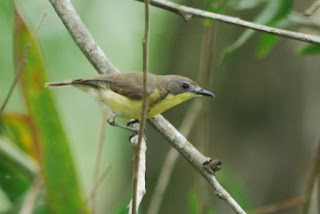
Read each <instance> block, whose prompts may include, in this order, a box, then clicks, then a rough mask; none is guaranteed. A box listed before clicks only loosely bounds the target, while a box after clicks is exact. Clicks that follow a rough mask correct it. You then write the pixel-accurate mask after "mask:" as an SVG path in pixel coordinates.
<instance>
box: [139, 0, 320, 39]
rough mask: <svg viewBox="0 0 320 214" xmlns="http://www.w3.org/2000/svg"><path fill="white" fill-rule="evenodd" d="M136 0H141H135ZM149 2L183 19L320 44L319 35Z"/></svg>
mask: <svg viewBox="0 0 320 214" xmlns="http://www.w3.org/2000/svg"><path fill="white" fill-rule="evenodd" d="M136 1H140V2H143V0H136ZM150 4H151V5H153V6H156V7H159V8H162V9H165V10H168V11H171V12H174V13H176V14H178V15H180V16H182V17H183V18H184V19H186V17H188V19H187V20H190V19H191V17H201V18H207V19H213V20H216V21H220V22H224V23H228V24H233V25H237V26H242V27H245V28H251V29H253V30H256V31H260V32H264V33H270V34H274V35H278V36H281V37H285V38H289V39H294V40H298V41H302V42H308V43H312V44H316V45H320V37H319V36H314V35H310V34H304V33H299V32H294V31H289V30H282V29H279V28H274V27H268V26H265V25H261V24H256V23H253V22H249V21H245V20H242V19H240V18H236V17H232V16H227V15H222V14H218V13H212V12H207V11H204V10H200V9H196V8H192V7H187V6H184V5H179V4H176V3H173V2H170V1H167V0H150Z"/></svg>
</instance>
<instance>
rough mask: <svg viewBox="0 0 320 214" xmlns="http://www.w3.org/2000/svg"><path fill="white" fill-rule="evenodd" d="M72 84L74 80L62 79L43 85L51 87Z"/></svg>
mask: <svg viewBox="0 0 320 214" xmlns="http://www.w3.org/2000/svg"><path fill="white" fill-rule="evenodd" d="M73 84H74V80H64V81H60V82H48V83H46V84H45V85H44V86H45V87H47V88H52V87H62V86H69V85H73Z"/></svg>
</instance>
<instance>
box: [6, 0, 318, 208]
mask: <svg viewBox="0 0 320 214" xmlns="http://www.w3.org/2000/svg"><path fill="white" fill-rule="evenodd" d="M175 2H177V3H183V4H186V5H190V6H193V7H196V8H201V9H205V10H212V11H217V12H221V13H224V14H229V15H232V16H236V17H241V18H242V19H245V20H253V21H255V22H259V23H263V24H266V25H271V26H276V27H280V28H289V29H292V30H295V31H302V32H306V33H311V34H317V33H319V29H320V25H319V26H316V25H312V21H317V20H319V14H317V13H318V12H316V13H315V14H313V15H312V16H311V17H309V16H308V17H304V16H300V15H301V14H303V13H304V12H305V10H306V9H307V8H309V6H310V5H311V4H312V3H313V1H311V0H308V1H307V0H305V1H298V0H297V1H293V0H269V1H251V0H242V1H232V0H225V1H208V2H207V1H182V0H180V1H175ZM73 3H74V6H75V8H76V10H77V12H78V13H79V14H80V16H81V18H82V19H83V21H84V23H85V24H86V26H87V27H88V29H89V30H90V32H91V33H92V35H93V37H94V38H95V39H96V41H97V43H98V44H99V45H100V46H101V48H102V49H103V51H104V52H105V53H106V54H107V56H108V57H109V58H110V60H111V61H112V62H113V64H114V65H115V66H116V67H117V68H119V70H120V71H121V72H130V71H140V70H142V45H141V41H142V38H143V31H144V22H143V21H144V6H143V4H141V3H139V2H137V1H128V0H127V1H123V0H121V1H119V0H118V1H117V0H109V1H102V0H95V1H74V2H73ZM16 5H17V8H18V11H20V13H21V15H22V17H23V19H24V20H25V22H26V23H27V25H28V27H29V29H30V31H31V32H33V31H34V30H35V28H36V26H37V23H38V22H39V20H40V18H41V16H42V13H43V12H44V11H46V12H47V13H48V15H47V17H46V18H45V20H44V23H43V24H42V26H41V27H40V30H39V32H38V34H37V40H38V42H39V47H40V48H39V49H37V48H32V49H31V50H30V55H29V56H28V64H27V65H26V67H25V73H24V74H23V78H22V81H21V82H20V84H19V87H17V88H16V89H15V90H14V92H13V95H12V97H11V98H10V101H9V103H8V105H7V107H6V109H5V114H3V115H1V126H0V127H1V130H0V134H1V135H0V137H1V138H0V139H1V142H2V141H6V142H7V141H9V142H11V143H12V144H13V145H16V146H17V147H18V148H20V150H23V151H24V153H26V154H28V155H29V156H32V157H33V159H35V160H38V162H39V163H40V167H42V169H44V170H42V172H43V175H44V179H45V187H46V188H41V191H40V193H39V195H38V196H37V200H36V203H35V211H34V213H76V212H75V210H77V209H78V208H79V206H82V204H83V202H84V201H85V199H86V198H87V197H88V195H89V194H90V192H91V189H92V186H93V183H94V164H95V159H96V155H97V143H98V138H99V123H100V120H101V119H100V117H101V112H100V108H99V105H98V104H97V103H96V102H95V101H94V100H93V98H91V97H90V96H88V95H87V94H84V93H82V92H81V91H79V90H77V89H74V88H63V89H55V90H53V91H48V90H45V91H43V88H42V86H43V84H44V82H46V81H58V80H64V79H74V78H81V77H87V76H91V75H95V74H96V72H95V70H94V68H93V67H92V66H91V65H90V63H89V62H88V61H87V59H86V58H85V57H84V56H83V54H82V53H81V52H80V50H79V49H78V47H77V46H76V45H75V43H74V42H73V40H72V38H71V36H70V35H69V34H68V32H67V30H66V29H65V27H64V26H63V24H62V23H61V21H60V20H59V18H58V16H57V15H56V13H55V11H54V10H53V9H52V6H51V5H50V3H49V2H48V1H40V0H33V1H17V2H16ZM15 17H16V15H15V12H14V7H13V2H12V1H0V38H1V39H0V47H1V49H0V65H1V67H0V104H2V103H3V102H4V99H5V96H6V94H7V92H8V90H9V88H10V85H11V83H12V81H13V80H14V76H15V70H19V66H20V63H21V62H20V61H19V60H17V57H19V56H20V57H21V56H22V55H23V53H24V50H25V45H26V43H27V42H28V41H30V38H29V37H28V35H26V32H25V31H24V28H23V27H22V26H21V25H17V23H16V22H15V20H17V17H16V19H15ZM299 17H300V18H301V17H302V18H303V19H304V20H305V21H306V20H307V21H308V22H302V21H301V20H300V21H299ZM297 20H298V21H297ZM306 23H307V24H306ZM208 29H213V30H212V37H211V38H213V40H212V44H210V46H209V47H210V48H209V52H210V53H212V56H211V57H210V60H209V63H208V64H209V65H210V66H211V68H209V69H210V74H209V75H208V76H206V78H204V77H203V75H202V76H201V74H200V72H199V71H200V70H202V69H203V66H204V62H203V59H204V57H205V56H206V53H205V52H204V47H207V46H206V43H204V38H206V37H205V35H208ZM150 42H151V46H150V72H152V73H157V74H180V75H184V76H188V77H190V78H192V79H194V80H197V81H198V82H201V81H202V85H206V86H207V87H206V88H207V89H209V90H211V91H213V92H214V93H215V94H216V98H215V99H214V100H205V106H206V108H205V109H204V111H203V112H205V113H203V114H202V116H200V117H199V118H198V120H197V121H196V122H195V126H194V128H193V129H192V132H191V134H190V135H189V138H188V139H190V142H192V143H193V144H194V145H195V146H196V147H197V148H199V149H200V151H201V152H203V153H204V154H206V155H208V156H210V157H213V158H219V159H220V160H222V162H223V169H222V171H220V172H218V173H217V177H218V179H219V180H220V181H221V182H222V184H223V185H224V186H225V188H226V189H227V190H228V191H229V192H230V193H231V195H232V196H234V198H235V199H236V200H237V201H238V202H239V203H240V205H242V207H243V208H245V209H246V210H248V209H253V208H256V207H261V206H263V205H266V204H272V203H277V202H279V201H285V200H288V199H290V198H295V197H299V196H301V195H303V193H304V191H305V186H306V182H307V178H308V173H309V171H310V167H311V164H312V160H313V159H314V156H315V151H316V148H317V145H318V142H317V141H318V138H319V136H318V135H319V127H320V122H319V121H320V114H319V113H320V112H319V109H320V100H319V89H320V85H319V78H320V72H319V66H320V60H319V56H318V55H316V54H317V53H318V52H319V49H318V48H317V47H316V46H306V44H305V43H302V42H297V41H293V40H289V39H282V38H279V37H274V36H269V35H266V34H263V33H252V32H251V31H244V29H243V28H239V27H235V26H232V25H227V24H221V23H216V22H209V21H204V20H201V19H193V20H192V21H190V22H184V21H183V20H182V19H181V17H179V16H177V15H175V14H172V13H170V12H167V11H164V10H161V9H157V8H153V7H152V8H151V35H150ZM311 54H312V55H311ZM15 59H16V60H15ZM203 79H207V80H208V82H204V81H203ZM203 99H205V98H203ZM192 102H193V101H190V102H187V103H184V104H182V105H180V106H177V107H175V108H174V109H172V110H170V111H168V112H166V113H164V116H165V117H166V118H167V119H168V120H169V121H170V122H171V123H172V124H173V125H175V126H176V127H179V126H180V123H181V121H182V120H183V118H184V117H185V113H186V109H188V107H189V106H190V105H191V104H192ZM203 118H207V120H206V122H203ZM30 121H31V122H30ZM121 122H123V123H125V122H126V121H124V120H122V121H121ZM146 133H147V138H148V153H147V187H146V188H147V194H146V196H145V198H144V199H143V202H142V207H141V213H145V212H146V210H147V207H148V204H149V202H150V198H151V197H152V193H153V190H154V186H155V182H156V181H157V178H158V176H159V169H160V168H161V167H162V164H163V162H164V159H165V156H166V153H167V151H168V149H169V148H170V146H169V144H167V143H166V142H165V139H164V138H163V137H161V136H160V135H159V134H158V133H156V132H155V131H154V130H153V128H152V127H149V126H148V127H147V131H146ZM199 133H201V134H199ZM105 135H106V138H105V145H104V147H103V151H102V160H101V169H103V168H104V166H105V165H106V164H110V165H111V170H110V171H109V172H108V175H107V177H106V178H105V179H104V182H103V184H102V185H101V186H100V187H99V190H98V192H97V194H98V195H97V209H96V213H119V212H121V210H123V209H125V207H126V205H127V203H128V201H129V199H130V197H131V173H132V169H131V167H132V161H131V159H132V151H131V145H130V144H129V142H128V140H127V138H128V133H127V132H126V131H122V130H119V129H117V128H113V127H110V126H108V125H106V128H105ZM58 142H59V143H58ZM60 142H63V143H60ZM37 146H38V147H37ZM1 159H2V160H4V161H1V162H0V213H1V212H2V213H18V211H19V210H21V207H23V205H24V202H25V201H27V200H26V196H27V195H28V194H27V192H28V190H30V188H31V187H32V186H35V185H34V184H33V183H37V182H34V179H35V178H34V177H32V176H30V175H28V174H27V173H25V172H24V171H21V168H19V167H16V166H12V165H10V162H7V159H6V158H5V157H4V155H3V154H1ZM31 165H32V164H31ZM70 169H71V170H70ZM35 180H36V181H37V179H35ZM61 195H64V196H65V197H62V196H61ZM79 204H81V205H79ZM317 204H318V202H317V201H316V200H313V203H312V204H311V205H312V206H311V208H310V210H309V212H310V213H316V212H317V211H316V206H317ZM84 207H85V206H84ZM300 208H301V206H298V207H293V208H290V209H286V210H282V211H279V212H278V213H298V212H299V211H300ZM84 210H85V211H86V208H84ZM88 212H89V211H88ZM173 212H174V213H231V212H232V211H231V210H230V208H229V207H228V206H227V205H226V204H225V203H224V202H221V201H220V200H219V199H218V198H217V197H216V196H215V195H214V193H213V192H212V191H211V190H209V187H208V186H207V184H204V183H202V178H201V177H200V176H199V175H198V174H197V173H195V171H194V170H193V169H192V168H191V167H190V166H189V164H187V162H186V161H185V160H182V159H179V160H178V162H177V165H176V167H175V170H174V172H173V175H172V178H171V180H170V183H169V186H168V190H167V191H166V193H165V195H164V199H163V203H162V205H161V209H160V213H173Z"/></svg>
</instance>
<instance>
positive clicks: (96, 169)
mask: <svg viewBox="0 0 320 214" xmlns="http://www.w3.org/2000/svg"><path fill="white" fill-rule="evenodd" d="M106 122H107V112H106V111H105V109H103V110H102V111H101V121H100V124H99V139H98V147H97V157H96V162H95V165H94V173H93V176H94V177H93V186H95V185H96V183H98V181H97V179H98V175H99V169H100V160H101V153H102V147H103V142H104V137H105V131H104V128H105V125H106ZM95 193H96V192H94V194H93V195H92V197H91V206H92V209H91V212H92V214H94V213H95V206H96V194H95Z"/></svg>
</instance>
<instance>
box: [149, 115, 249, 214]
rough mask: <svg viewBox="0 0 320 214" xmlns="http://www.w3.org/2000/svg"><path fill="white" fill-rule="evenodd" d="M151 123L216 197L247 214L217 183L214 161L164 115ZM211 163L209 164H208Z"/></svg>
mask: <svg viewBox="0 0 320 214" xmlns="http://www.w3.org/2000/svg"><path fill="white" fill-rule="evenodd" d="M149 121H150V123H151V124H152V125H153V127H154V128H156V129H157V130H158V131H159V132H160V133H161V134H162V135H163V136H164V137H165V138H166V139H168V141H169V143H170V144H171V145H172V146H173V147H175V148H176V149H177V150H178V151H179V152H180V154H181V155H182V156H183V157H184V158H185V159H186V160H187V161H188V162H189V163H190V164H191V165H192V166H193V167H194V168H195V169H196V170H197V171H198V172H199V173H200V174H201V175H202V176H203V178H204V179H205V180H206V181H207V182H208V183H209V185H210V186H211V187H212V188H213V189H214V192H215V194H216V195H218V196H219V197H220V198H221V199H223V200H225V201H226V202H227V203H228V204H229V205H230V207H231V208H232V209H233V210H234V211H235V212H236V213H245V212H244V210H243V209H242V208H241V207H240V206H239V204H238V203H237V202H236V201H235V200H234V199H233V198H232V197H231V196H230V194H229V193H228V192H227V191H226V190H225V189H224V188H223V187H222V186H221V184H220V183H219V182H218V181H217V179H216V177H215V175H214V173H213V171H215V170H214V169H212V168H209V169H208V168H206V167H205V166H206V165H211V164H210V163H211V162H212V160H211V159H210V158H209V157H206V156H204V155H203V154H201V153H200V152H199V151H198V150H197V149H196V148H195V147H194V146H193V145H192V144H191V143H190V142H189V141H188V140H187V139H186V138H185V137H184V136H183V135H182V134H181V133H180V132H178V130H177V129H176V128H174V127H173V126H172V125H171V124H170V123H169V122H168V121H167V120H166V119H164V117H163V116H162V115H157V116H155V117H154V118H151V119H149ZM207 163H209V164H207Z"/></svg>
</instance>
